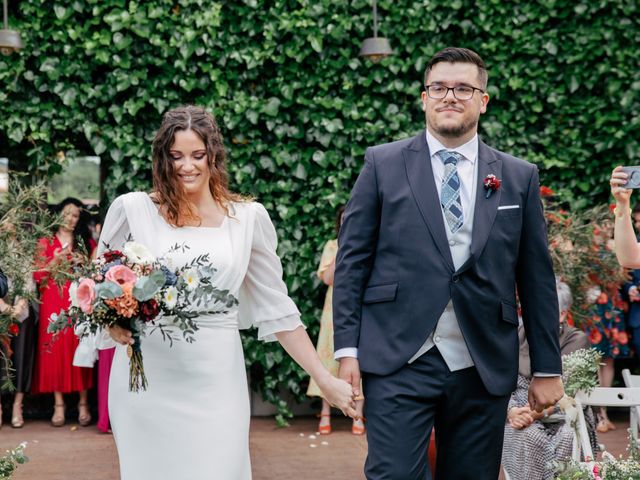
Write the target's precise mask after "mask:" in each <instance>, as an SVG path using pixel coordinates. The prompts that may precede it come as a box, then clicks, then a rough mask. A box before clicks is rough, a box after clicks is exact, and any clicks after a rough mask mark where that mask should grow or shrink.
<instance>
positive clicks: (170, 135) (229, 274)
mask: <svg viewBox="0 0 640 480" xmlns="http://www.w3.org/2000/svg"><path fill="white" fill-rule="evenodd" d="M152 155H153V193H151V194H147V193H144V192H132V193H128V194H126V195H122V196H120V197H118V198H116V199H115V200H114V202H113V203H112V204H111V206H110V207H109V211H108V213H107V216H106V219H105V222H104V226H103V230H102V235H101V237H100V244H99V253H102V252H103V251H104V250H105V249H106V247H107V246H109V247H110V248H120V247H121V246H122V245H123V243H124V242H125V241H126V240H127V239H129V238H133V239H134V240H135V241H137V242H139V243H142V244H144V245H146V246H147V247H148V248H149V249H150V250H151V251H152V253H154V254H155V255H157V256H160V255H163V254H165V253H166V252H167V251H169V249H170V247H171V246H173V245H175V244H176V243H179V244H182V243H184V244H185V245H187V246H188V247H189V248H188V249H187V250H186V251H182V250H180V251H173V252H172V253H170V255H169V260H170V261H171V262H172V263H173V266H174V267H179V266H182V265H184V264H186V263H188V262H190V261H191V260H192V259H193V258H195V257H197V256H198V255H202V254H205V253H208V254H209V256H210V258H211V260H212V263H213V265H214V267H215V268H216V270H217V271H216V273H215V275H214V278H213V279H212V283H214V284H215V285H216V287H218V288H220V289H228V290H229V292H230V293H231V294H233V295H235V296H236V297H237V298H238V299H239V306H237V307H232V310H231V311H229V312H227V313H226V314H219V315H209V314H202V315H200V317H198V326H199V330H198V331H197V333H196V337H195V338H196V341H195V342H193V343H190V344H188V343H186V342H174V343H173V346H171V347H170V346H169V343H168V342H164V341H163V340H162V336H161V335H160V334H159V332H154V333H153V334H150V335H149V334H148V335H147V336H144V337H142V339H141V340H142V351H143V353H144V364H145V372H146V375H147V379H148V381H149V387H148V389H147V390H146V391H141V392H138V393H132V392H129V391H128V385H129V382H128V378H129V359H128V357H127V353H126V350H127V346H128V345H129V344H130V343H133V339H132V338H131V332H129V331H127V330H124V329H122V328H119V327H113V328H111V329H109V332H108V333H109V337H110V338H107V336H106V335H103V337H104V338H103V341H102V344H101V345H100V348H109V347H111V346H114V345H115V344H118V345H117V349H116V354H115V357H114V360H113V366H112V370H111V378H110V384H109V415H110V417H111V422H112V429H113V434H114V438H115V441H116V445H117V448H118V456H119V459H120V473H121V478H122V479H123V480H140V479H145V478H153V479H155V480H162V479H176V478H179V479H181V480H188V479H192V480H204V479H221V480H247V479H250V478H251V465H250V461H249V417H250V412H249V395H248V387H247V380H246V373H245V363H244V356H243V352H242V344H241V342H240V334H239V331H238V330H239V329H241V328H247V327H250V326H255V327H257V328H258V336H259V338H260V339H262V340H265V341H270V340H276V339H277V340H278V341H279V342H280V343H281V345H282V346H283V347H284V348H285V350H286V351H287V352H288V353H289V354H290V355H291V356H292V357H293V359H294V360H295V361H296V362H297V363H298V364H299V365H300V366H301V367H302V368H304V369H305V370H306V371H307V372H308V373H309V375H310V376H311V378H313V379H314V380H315V381H316V382H317V383H318V385H319V386H320V388H321V389H322V391H323V392H324V394H325V396H326V398H327V399H328V400H329V401H330V402H331V403H332V404H333V405H335V406H337V407H338V408H340V409H341V410H342V411H343V412H344V413H345V414H348V415H350V416H355V415H356V412H355V410H354V407H355V403H354V401H353V396H352V390H351V386H350V385H348V384H347V383H346V382H344V381H342V380H339V379H336V378H335V377H333V376H331V375H330V374H329V373H328V372H327V371H326V370H325V369H324V367H323V366H322V364H321V363H320V360H319V358H318V356H317V355H316V352H315V349H314V347H313V345H312V343H311V341H310V340H309V337H308V336H307V333H306V331H305V329H304V327H303V325H302V323H301V321H300V313H299V312H298V309H297V308H296V306H295V304H294V303H293V301H292V300H291V299H290V298H289V297H288V295H287V289H286V286H285V284H284V282H283V280H282V266H281V264H280V259H279V258H278V256H277V254H276V244H277V240H276V231H275V229H274V227H273V224H272V223H271V220H270V219H269V215H268V213H267V211H266V210H265V208H264V207H263V206H262V205H261V204H259V203H256V202H252V201H248V200H244V199H242V198H241V197H240V196H238V195H236V194H234V193H232V192H230V191H229V189H228V178H227V172H226V167H225V153H224V149H223V145H222V137H221V135H220V130H219V129H218V126H217V124H216V122H215V120H214V118H213V117H212V116H211V115H210V114H208V113H207V112H206V111H205V110H204V109H202V108H199V107H194V106H187V107H181V108H176V109H174V110H171V111H169V112H167V113H166V114H165V116H164V118H163V121H162V124H161V126H160V129H159V130H158V132H157V134H156V137H155V139H154V141H153V152H152ZM202 308H203V310H204V309H205V308H206V306H203V307H202Z"/></svg>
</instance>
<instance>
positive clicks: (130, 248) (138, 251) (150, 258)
mask: <svg viewBox="0 0 640 480" xmlns="http://www.w3.org/2000/svg"><path fill="white" fill-rule="evenodd" d="M122 251H123V253H124V254H125V255H126V256H127V258H128V259H129V260H130V261H131V262H132V263H137V264H140V265H151V264H152V263H153V262H155V261H156V257H155V256H154V255H153V254H152V253H151V252H150V251H149V249H148V248H147V247H145V246H144V245H142V244H140V243H138V242H127V243H126V244H125V245H124V248H123V250H122Z"/></svg>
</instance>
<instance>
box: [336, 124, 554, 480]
mask: <svg viewBox="0 0 640 480" xmlns="http://www.w3.org/2000/svg"><path fill="white" fill-rule="evenodd" d="M429 159H430V152H429V149H428V145H427V142H426V138H425V132H424V131H422V132H420V133H419V134H418V135H417V136H416V137H414V138H410V139H406V140H402V141H398V142H394V143H390V144H385V145H379V146H376V147H372V148H369V149H367V153H366V155H365V165H364V168H363V170H362V172H361V173H360V176H359V177H358V180H357V182H356V184H355V186H354V188H353V191H352V196H351V200H350V201H349V203H348V206H347V209H346V211H345V216H344V223H343V225H342V227H341V231H340V237H339V246H340V248H339V251H338V256H337V262H336V271H335V279H334V293H333V295H334V296H333V315H334V328H335V337H334V338H335V342H334V343H335V345H334V346H335V349H336V350H339V349H342V348H348V347H357V349H358V359H359V362H360V369H361V371H362V372H363V381H364V392H365V406H366V411H365V416H366V417H367V418H368V419H369V423H368V440H369V445H370V452H369V455H370V456H371V455H378V453H377V452H384V451H387V452H389V451H390V450H389V444H392V443H393V442H396V443H397V449H396V450H393V451H395V452H396V453H395V454H394V456H396V458H369V459H368V460H367V463H368V467H367V476H368V478H371V479H373V478H375V479H383V478H385V479H386V478H398V479H402V480H413V479H414V478H415V479H418V478H421V479H422V478H426V475H427V473H426V471H425V465H423V464H422V458H420V459H417V458H416V457H417V456H421V457H424V452H425V450H426V438H427V437H426V435H427V433H428V431H430V429H431V427H432V426H433V425H434V422H435V426H436V435H438V448H439V458H438V462H439V466H438V469H439V474H438V478H451V479H453V478H454V477H455V480H458V479H459V478H460V479H461V478H491V477H492V475H493V473H491V474H488V473H487V476H484V474H483V470H482V469H483V464H482V458H481V457H482V456H483V454H482V452H477V454H475V456H474V454H473V453H471V456H470V457H469V458H471V459H474V460H473V465H452V466H450V467H449V466H446V465H444V464H445V463H446V464H455V463H456V461H455V458H458V459H461V460H462V459H464V458H465V455H464V452H465V449H467V450H468V451H470V452H473V449H474V445H477V444H478V442H481V443H482V444H483V445H484V444H486V443H487V441H488V445H489V447H488V448H489V450H491V451H487V452H486V454H487V455H488V456H493V457H495V455H496V454H497V455H499V450H500V449H501V445H502V440H501V432H502V430H501V427H502V426H501V425H498V426H496V425H495V421H493V420H492V421H493V423H494V425H491V426H490V425H484V424H483V422H482V421H480V420H479V419H481V418H483V415H484V412H485V411H486V410H487V409H489V410H490V409H506V401H507V399H508V395H509V394H510V393H511V392H512V391H513V390H514V389H515V386H516V378H517V373H518V328H517V326H518V315H517V311H516V285H517V286H518V295H519V301H520V304H521V306H522V314H523V315H522V316H523V322H524V327H525V331H526V334H527V340H528V342H529V345H530V351H531V369H532V371H533V372H541V373H545V374H559V373H560V372H561V360H560V349H559V346H558V305H557V295H556V288H555V277H554V273H553V268H552V262H551V259H550V256H549V253H548V249H547V237H546V227H545V222H544V215H543V210H542V204H541V201H540V196H539V182H538V172H537V168H536V167H535V166H534V165H532V164H530V163H527V162H525V161H523V160H520V159H517V158H515V157H513V156H510V155H507V154H505V153H502V152H499V151H497V150H495V149H492V148H490V147H488V146H487V145H485V144H484V143H483V142H479V147H478V158H477V161H478V167H477V173H478V175H477V179H476V182H477V186H476V200H475V215H474V219H473V232H472V241H471V256H470V258H469V259H468V260H467V261H466V263H465V264H464V265H462V266H461V267H460V268H458V269H457V270H456V269H455V268H454V264H453V261H452V257H451V252H450V248H449V244H448V242H447V234H446V231H445V228H447V226H446V225H445V222H444V219H443V215H442V211H441V206H440V199H439V197H438V193H437V189H436V185H435V181H434V176H433V172H432V167H431V163H430V160H429ZM489 174H493V175H495V176H496V177H497V178H498V179H500V180H501V182H502V185H501V187H500V188H499V189H497V190H496V191H494V192H493V193H492V194H491V195H490V196H489V197H488V198H486V191H485V190H484V188H483V181H484V179H485V178H486V177H487V175H489ZM500 206H511V207H512V208H509V209H500V208H499V207H500ZM513 206H518V208H513ZM450 300H451V301H452V303H453V307H454V310H455V315H456V317H457V320H458V323H459V326H460V330H461V331H462V334H463V336H464V340H465V342H466V345H467V347H468V350H469V353H470V355H471V357H472V359H473V363H474V364H475V366H474V367H471V368H468V369H465V370H462V371H458V372H453V374H452V372H449V371H448V370H447V368H446V365H445V364H444V362H443V361H442V357H440V355H439V353H438V351H437V347H436V348H432V349H431V350H429V352H427V353H426V354H425V355H423V356H422V357H421V358H419V359H418V360H416V361H415V362H413V363H411V364H408V361H409V360H410V359H411V357H412V356H413V355H414V354H415V353H416V352H417V351H418V350H419V348H420V347H421V346H422V344H423V343H424V342H425V340H426V339H427V337H428V336H429V335H430V333H431V332H432V331H433V330H434V328H435V327H436V324H437V322H438V319H439V318H440V316H441V314H442V313H443V310H444V309H445V307H446V305H447V304H448V303H449V301H450ZM367 396H371V397H372V399H374V401H372V402H367V400H366V397H367ZM372 409H379V410H378V411H375V410H372ZM420 413H423V414H425V415H423V416H421V415H420ZM500 415H501V413H500V414H499V415H498V417H500ZM504 415H506V410H505V411H504ZM373 418H375V419H376V420H375V421H376V422H377V423H378V424H379V425H374V423H373V422H374V420H373ZM487 418H488V417H487ZM492 418H495V415H494V417H492ZM500 418H502V425H503V424H504V416H502V417H500ZM385 419H391V420H389V422H388V423H387V424H385V421H386V420H385ZM398 425H400V426H401V428H400V427H398ZM398 428H400V430H398ZM483 429H486V434H485V433H483ZM498 431H499V432H500V436H499V437H498V438H493V437H495V436H496V435H498V434H497V433H496V432H498ZM390 435H392V436H394V437H395V438H389V436H390ZM385 437H386V438H385ZM487 437H488V438H487ZM377 442H380V445H386V447H385V448H386V450H385V448H380V449H378V448H376V444H377ZM496 445H497V446H496ZM394 448H395V447H394ZM442 448H446V449H448V450H449V451H448V452H440V450H441V449H442ZM483 448H484V447H483ZM453 450H455V451H453ZM405 452H406V454H405ZM441 453H442V455H441ZM441 461H442V462H443V465H442V467H441V465H440V462H441ZM406 463H409V464H410V465H408V466H407V465H402V464H406ZM458 463H459V462H458ZM494 463H495V462H494ZM398 464H401V465H398ZM487 468H489V467H487ZM491 468H493V467H491ZM389 470H391V471H389ZM408 472H409V473H408ZM444 472H449V473H448V474H445V473H444ZM466 472H468V473H466ZM440 473H442V475H441V474H440ZM485 473H486V472H485ZM444 475H449V477H444ZM495 478H497V475H496V476H495V477H493V478H491V480H494V479H495Z"/></svg>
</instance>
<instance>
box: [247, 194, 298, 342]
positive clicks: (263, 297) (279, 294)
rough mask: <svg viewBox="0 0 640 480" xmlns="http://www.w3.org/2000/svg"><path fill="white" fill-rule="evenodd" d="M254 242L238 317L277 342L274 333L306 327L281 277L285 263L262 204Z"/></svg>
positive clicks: (257, 214) (257, 212)
mask: <svg viewBox="0 0 640 480" xmlns="http://www.w3.org/2000/svg"><path fill="white" fill-rule="evenodd" d="M253 206H254V207H255V209H256V215H255V226H254V230H253V238H252V242H251V255H250V258H249V265H248V267H247V273H246V275H245V278H244V281H243V282H242V285H241V287H240V295H239V303H240V305H239V309H240V311H239V316H240V319H241V323H242V324H251V325H253V326H255V327H257V328H258V338H259V339H260V340H264V341H274V340H276V338H275V335H274V334H275V333H278V332H282V331H291V330H295V329H296V328H298V327H299V326H303V325H302V322H301V321H300V312H299V311H298V308H297V307H296V305H295V303H293V301H292V300H291V299H290V298H289V295H288V293H287V286H286V285H285V283H284V281H283V280H282V264H281V263H280V258H279V257H278V255H277V253H276V248H277V245H278V241H277V236H276V229H275V228H274V226H273V223H271V219H270V218H269V214H268V213H267V211H266V209H265V208H264V207H263V206H262V205H261V204H259V203H255V204H253Z"/></svg>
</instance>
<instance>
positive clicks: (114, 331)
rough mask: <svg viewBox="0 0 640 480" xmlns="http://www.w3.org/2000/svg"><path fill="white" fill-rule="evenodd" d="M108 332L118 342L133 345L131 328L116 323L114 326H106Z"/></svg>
mask: <svg viewBox="0 0 640 480" xmlns="http://www.w3.org/2000/svg"><path fill="white" fill-rule="evenodd" d="M106 328H107V332H108V333H109V335H110V336H111V338H113V340H114V341H115V342H116V343H119V344H120V345H125V346H127V345H133V335H132V334H131V331H130V330H126V329H124V328H122V327H119V326H118V325H114V326H113V327H106Z"/></svg>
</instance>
